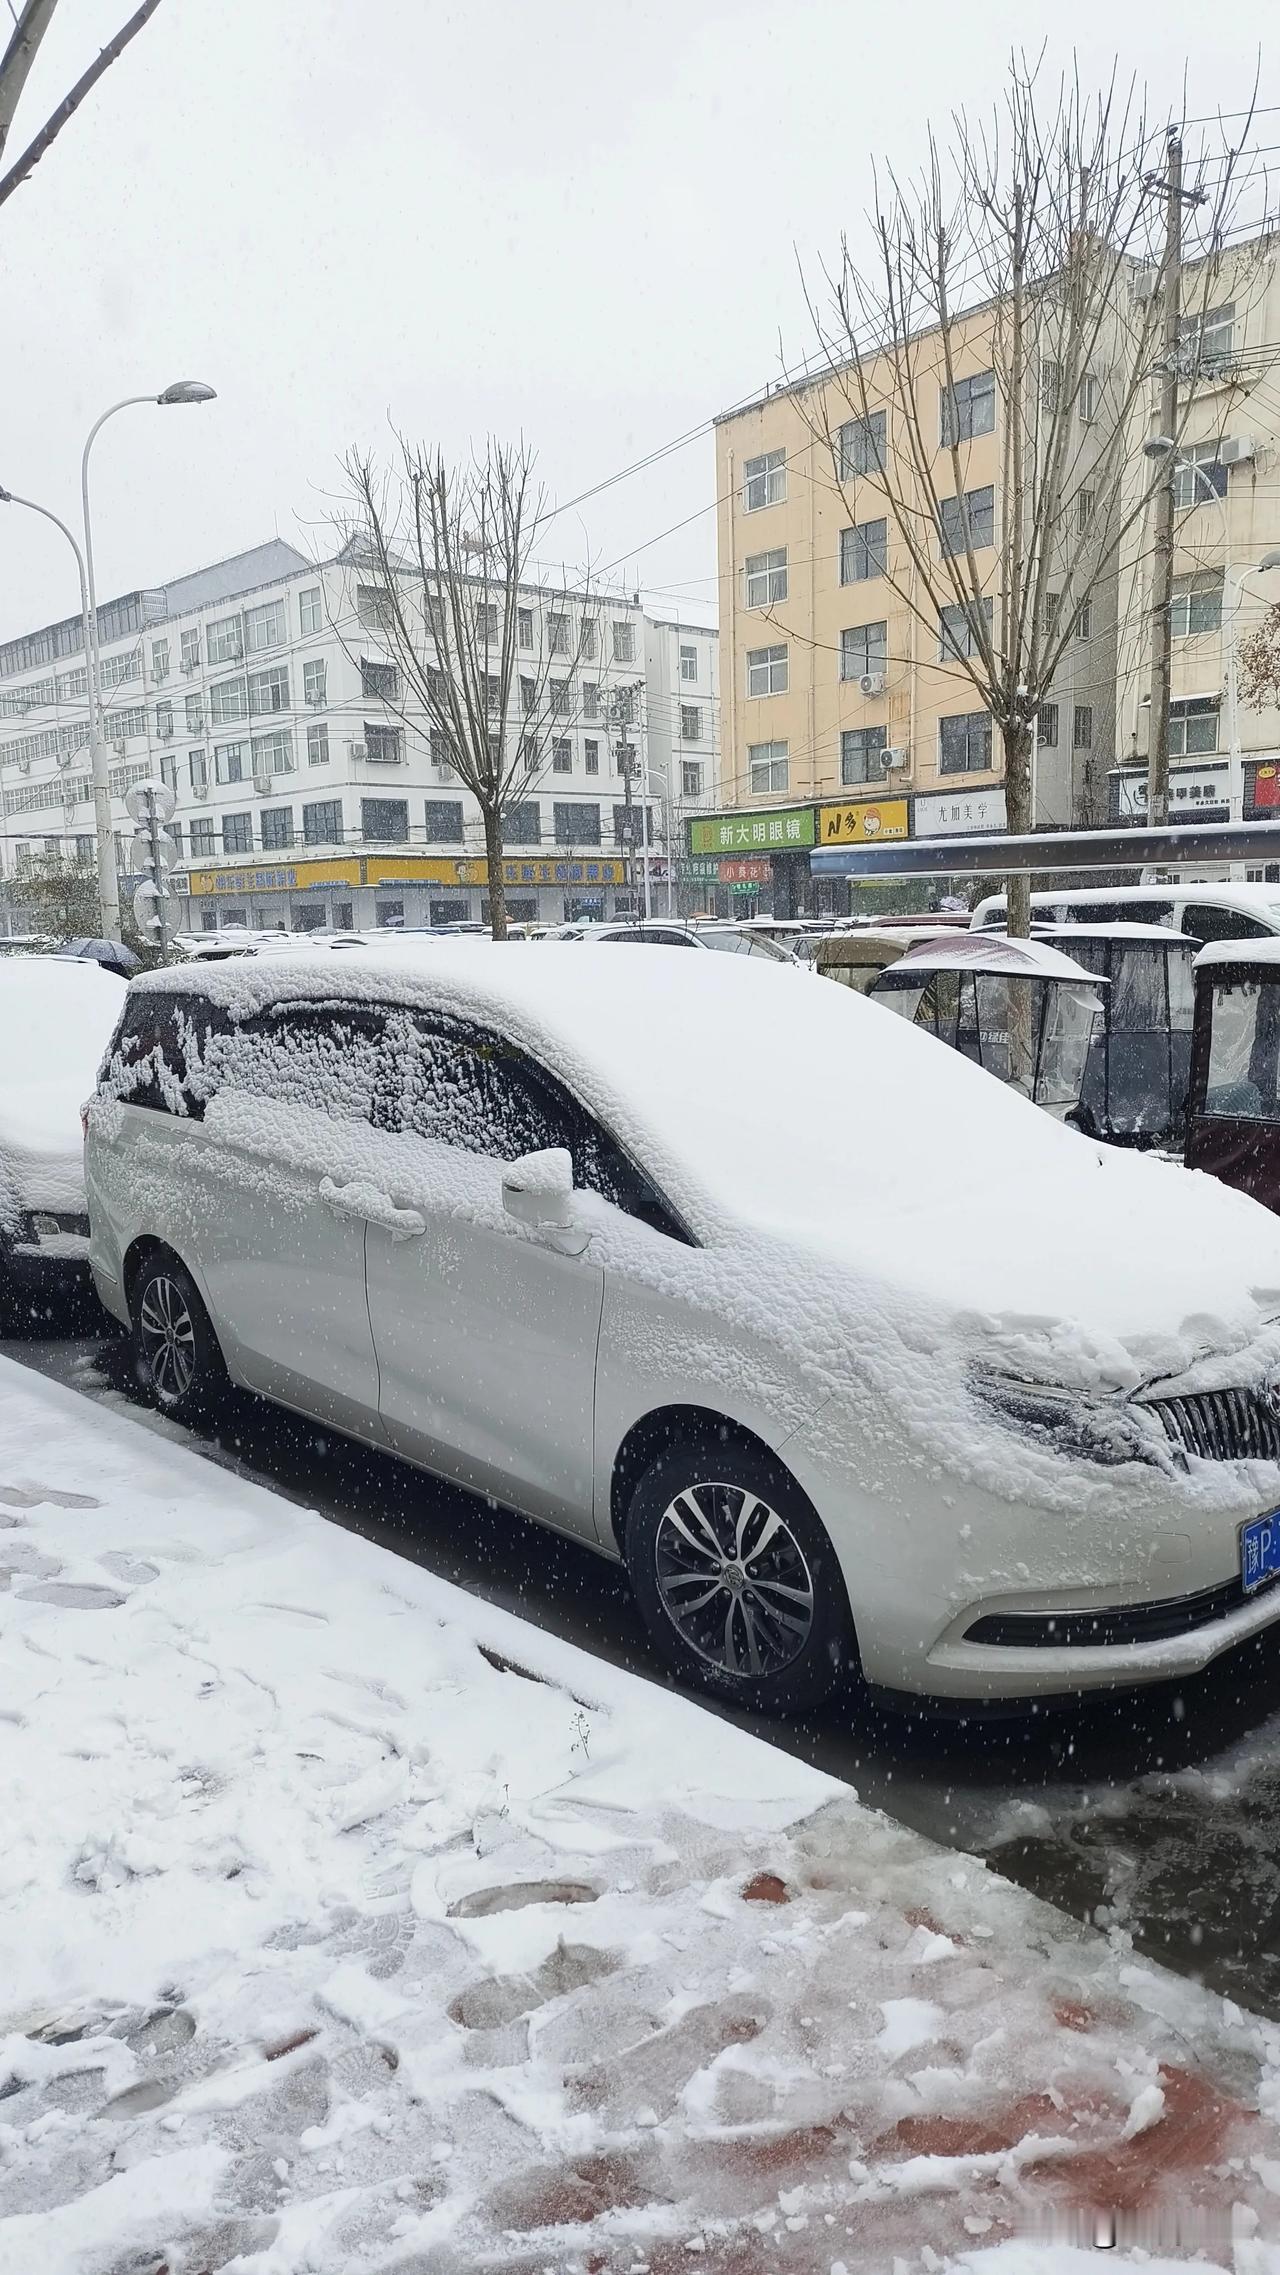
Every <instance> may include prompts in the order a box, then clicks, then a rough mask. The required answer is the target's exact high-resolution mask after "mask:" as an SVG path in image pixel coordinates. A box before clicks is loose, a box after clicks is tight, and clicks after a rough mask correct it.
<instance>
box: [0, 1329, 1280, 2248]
mask: <svg viewBox="0 0 1280 2275" xmlns="http://www.w3.org/2000/svg"><path fill="white" fill-rule="evenodd" d="M427 1502H429V1489H426V1490H424V1505H425V1504H426V1503H427ZM424 1521H429V1519H424ZM0 1589H3V1590H4V1591H5V1592H4V1593H3V1594H0V1812H2V1814H0V1824H2V1825H3V1838H2V1839H0V2275H36V2271H37V2270H38V2271H39V2275H73V2271H74V2275H159V2270H161V2269H162V2268H163V2269H166V2270H168V2271H169V2275H196V2271H197V2270H199V2271H211V2270H214V2269H234V2270H235V2271H236V2275H302V2271H303V2270H311V2271H323V2275H353V2271H355V2270H364V2269H379V2270H381V2269H397V2270H400V2271H402V2275H464V2271H465V2275H480V2271H482V2270H489V2269H492V2270H501V2271H502V2275H526V2271H527V2275H535V2271H540V2270H544V2269H545V2270H553V2271H554V2275H568V2271H581V2275H587V2271H591V2275H605V2271H608V2275H621V2271H624V2270H626V2271H632V2275H639V2271H641V2270H649V2271H650V2275H673V2271H674V2270H677V2269H679V2270H684V2271H687V2270H690V2269H693V2268H697V2269H700V2270H705V2271H711V2270H716V2271H719V2275H765V2271H766V2270H774V2269H780V2270H787V2271H788V2275H790V2271H793V2270H794V2271H795V2275H838V2271H839V2270H840V2269H841V2268H843V2269H845V2270H847V2275H864V2271H871V2270H874V2271H875V2275H892V2271H893V2270H894V2268H895V2264H896V2263H897V2262H901V2265H902V2269H903V2271H904V2275H905V2271H906V2270H915V2269H923V2268H931V2269H935V2270H936V2269H939V2268H941V2267H943V2266H950V2265H953V2264H954V2265H955V2266H957V2267H963V2268H964V2269H966V2270H973V2271H974V2275H987V2271H988V2270H990V2271H991V2275H996V2271H997V2270H998V2271H999V2275H1030V2271H1031V2270H1032V2269H1035V2270H1040V2269H1042V2268H1044V2267H1046V2266H1048V2265H1050V2264H1052V2265H1053V2266H1054V2268H1055V2269H1056V2268H1058V2267H1059V2266H1061V2267H1063V2268H1065V2267H1067V2266H1069V2265H1073V2264H1074V2265H1076V2266H1078V2267H1080V2268H1082V2269H1083V2268H1092V2267H1094V2266H1096V2265H1097V2264H1098V2262H1097V2261H1096V2260H1095V2259H1094V2258H1093V2257H1092V2255H1091V2254H1090V2256H1089V2257H1088V2258H1087V2259H1086V2258H1085V2257H1084V2256H1083V2254H1082V2255H1081V2256H1080V2257H1079V2259H1077V2258H1076V2255H1075V2254H1074V2253H1073V2252H1070V2251H1067V2252H1064V2253H1062V2254H1061V2255H1058V2254H1056V2253H1055V2254H1053V2255H1052V2256H1051V2257H1046V2255H1045V2254H1044V2252H1043V2251H1041V2250H1040V2249H1037V2248H1028V2247H1027V2246H1025V2245H1021V2244H1016V2243H1012V2242H1010V2241H1009V2240H1008V2239H1009V2238H1011V2237H1014V2236H1025V2235H1027V2234H1030V2233H1035V2232H1037V2230H1040V2231H1044V2230H1046V2229H1047V2228H1049V2226H1050V2225H1051V2223H1053V2222H1057V2223H1058V2226H1059V2229H1060V2230H1061V2232H1064V2233H1065V2232H1067V2229H1068V2228H1069V2225H1070V2223H1071V2221H1072V2220H1073V2219H1075V2220H1077V2221H1078V2223H1079V2225H1078V2232H1079V2235H1080V2240H1081V2242H1082V2243H1084V2242H1087V2241H1091V2240H1092V2226H1091V2223H1086V2212H1087V2208H1088V2207H1091V2206H1092V2205H1094V2204H1104V2205H1111V2206H1116V2207H1118V2208H1119V2209H1120V2210H1121V2212H1122V2213H1123V2212H1124V2211H1125V2210H1126V2209H1128V2210H1130V2211H1132V2210H1134V2208H1140V2210H1141V2215H1142V2219H1143V2220H1144V2222H1145V2231H1144V2232H1145V2236H1146V2240H1147V2241H1148V2242H1149V2243H1150V2244H1152V2245H1153V2246H1154V2244H1155V2238H1156V2233H1157V2225H1156V2223H1157V2222H1159V2221H1163V2222H1164V2228H1163V2236H1162V2242H1163V2249H1164V2252H1165V2255H1166V2257H1171V2258H1177V2259H1179V2260H1182V2259H1185V2258H1187V2257H1189V2256H1190V2255H1191V2254H1192V2252H1193V2251H1194V2250H1195V2248H1196V2245H1197V2244H1202V2245H1204V2246H1205V2247H1206V2248H1205V2257H1206V2260H1207V2261H1208V2262H1209V2263H1210V2264H1212V2265H1217V2266H1221V2267H1224V2268H1226V2267H1231V2266H1238V2267H1239V2268H1240V2269H1241V2270H1244V2269H1246V2268H1247V2269H1249V2270H1250V2271H1251V2275H1253V2271H1255V2270H1256V2271H1260V2270H1261V2269H1262V2268H1263V2267H1268V2268H1270V2267H1272V2266H1280V2260H1273V2259H1272V2258H1271V2255H1270V2253H1269V2252H1268V2251H1267V2249H1266V2243H1265V2240H1264V2239H1266V2238H1269V2237H1272V2236H1274V2235H1276V2234H1280V2031H1276V2030H1273V2029H1272V2028H1271V2027H1270V2026H1265V2025H1262V2024H1260V2023H1258V2022H1257V2021H1256V2020H1255V2019H1253V2018H1252V2017H1248V2016H1243V2015H1240V2014H1239V2013H1237V2012H1236V2011H1235V2010H1234V2009H1232V2008H1229V2007H1224V2002H1223V2001H1222V2000H1221V1999H1218V1998H1215V1997H1211V1996H1210V1995H1208V1994H1205V1993H1202V1992H1200V1991H1199V1990H1197V1989H1196V1988H1195V1987H1194V1986H1191V1985H1189V1984H1187V1983H1184V1982H1181V1981H1178V1980H1175V1979H1174V1978H1172V1977H1169V1976H1166V1975H1163V1974H1161V1973H1160V1972H1158V1971H1157V1970H1155V1969H1152V1968H1151V1967H1149V1966H1146V1965H1137V1964H1133V1963H1131V1962H1130V1961H1129V1960H1128V1958H1127V1955H1126V1953H1125V1952H1124V1950H1123V1949H1122V1948H1117V1947H1111V1946H1108V1945H1107V1944H1106V1943H1104V1942H1103V1941H1102V1940H1101V1939H1100V1938H1098V1937H1097V1936H1095V1935H1093V1934H1091V1933H1086V1931H1084V1930H1083V1929H1080V1930H1076V1929H1074V1928H1073V1927H1072V1925H1071V1923H1070V1922H1068V1921H1066V1920H1065V1919H1064V1918H1063V1917H1062V1916H1061V1915H1060V1914H1058V1913H1056V1912H1054V1911H1052V1910H1050V1909H1049V1908H1048V1907H1045V1906H1043V1905H1040V1904H1037V1903H1036V1902H1034V1901H1033V1900H1032V1899H1031V1898H1029V1897H1028V1896H1026V1895H1025V1894H1024V1893H1022V1892H1021V1891H1020V1890H1018V1889H1015V1888H1013V1887H1011V1886H1009V1885H1008V1884H1006V1883H1004V1882H1002V1881H1000V1880H998V1879H996V1878H995V1876H994V1875H991V1874H988V1873H987V1872H986V1871H985V1870H984V1869H983V1867H982V1866H981V1865H980V1864H977V1863H975V1862H973V1861H972V1860H970V1859H967V1858H963V1857H959V1856H957V1855H954V1854H952V1853H950V1852H947V1851H943V1850H939V1849H934V1848H932V1847H931V1846H930V1845H929V1844H928V1843H927V1842H925V1841H922V1840H920V1839H919V1838H917V1837H916V1836H915V1835H913V1834H911V1833H908V1832H906V1831H904V1830H902V1829H901V1828H899V1827H897V1826H895V1825H894V1824H892V1823H891V1822H890V1821H889V1820H888V1819H886V1818H884V1817H882V1816H880V1815H878V1814H876V1813H875V1812H872V1811H870V1810H866V1809H864V1808H862V1807H861V1806H860V1805H859V1804H858V1803H857V1801H856V1800H855V1799H854V1798H853V1796H852V1795H851V1794H850V1793H849V1791H848V1790H847V1789H846V1788H844V1787H842V1786H837V1785H835V1784H833V1783H832V1782H831V1781H829V1780H828V1779H826V1778H824V1777H820V1776H818V1775H817V1774H815V1773H813V1772H811V1771H809V1770H807V1769H806V1768H804V1767H803V1766H802V1765H801V1764H799V1763H797V1762H796V1761H794V1760H792V1759H791V1758H790V1757H789V1756H787V1755H785V1754H781V1753H778V1752H776V1751H775V1750H774V1749H772V1748H771V1747H768V1746H765V1745H763V1744H761V1743H759V1742H757V1741H755V1740H753V1739H751V1738H748V1737H746V1736H743V1735H741V1734H740V1733H739V1732H738V1731H736V1730H735V1729H733V1728H732V1727H730V1726H728V1725H726V1724H725V1723H723V1722H721V1721H720V1720H719V1719H717V1718H715V1717H713V1716H711V1715H709V1714H707V1713H704V1712H703V1711H701V1710H700V1709H699V1708H698V1707H696V1706H694V1705H692V1704H690V1703H688V1702H686V1701H685V1700H682V1699H680V1698H677V1697H675V1696H672V1695H670V1694H668V1693H667V1692H665V1691H663V1690H661V1689H658V1688H656V1687H654V1686H653V1685H651V1684H648V1683H644V1682H641V1681H639V1680H637V1679H635V1678H634V1677H631V1676H628V1675H626V1674H623V1673H620V1672H617V1671H615V1670H614V1669H612V1668H609V1667H606V1666H603V1665H601V1664H599V1663H598V1662H597V1661H595V1660H593V1659H591V1658H590V1657H588V1656H587V1655H585V1654H584V1653H582V1652H580V1651H577V1650H574V1649H573V1648H571V1647H569V1646H567V1645H565V1644H562V1643H559V1642H557V1641H555V1640H552V1639H549V1638H548V1637H546V1636H545V1635H543V1634H541V1633H540V1632H539V1631H538V1630H537V1629H535V1628H532V1627H529V1626H527V1625H525V1624H523V1623H522V1622H520V1621H517V1620H515V1619H512V1618H511V1617H509V1616H508V1615H507V1614H505V1613H503V1612H501V1611H498V1610H495V1609H493V1608H491V1607H489V1606H488V1605H485V1604H481V1603H477V1602H475V1601H473V1600H472V1599H471V1598H470V1597H468V1596H466V1595H464V1594H462V1593H460V1592H459V1591H458V1590H456V1589H454V1588H452V1587H450V1586H448V1585H447V1584H446V1583H444V1582H442V1581H440V1580H437V1579H435V1578H432V1577H431V1576H430V1575H428V1574H426V1573H424V1572H422V1571H420V1570H419V1569H417V1568H416V1567H415V1566H413V1565H411V1564H407V1563H404V1562H402V1561H400V1560H399V1559H397V1558H396V1557H394V1556H392V1555H390V1554H389V1553H387V1552H386V1551H384V1550H382V1549H379V1548H375V1547H372V1546H370V1545H369V1544H368V1543H366V1542H363V1541H361V1540H359V1539H357V1538H355V1537H353V1536H352V1535H349V1534H347V1533H344V1532H342V1531H340V1530H338V1529H336V1528H334V1527H332V1526H330V1525H328V1524H326V1523H325V1522H324V1521H323V1520H322V1519H320V1518H319V1517H316V1516H313V1515H311V1514H309V1513H307V1512H305V1511H300V1510H298V1509H296V1508H294V1507H293V1506H291V1505H289V1504H287V1503H285V1502H283V1501H281V1500H278V1499H276V1498H275V1497H274V1496H273V1495H271V1494H269V1493H266V1492H263V1491H260V1490H258V1489H257V1488H255V1487H253V1486H251V1485H248V1484H245V1483H242V1482H240V1481H238V1480H236V1479H235V1478H233V1477H229V1476H228V1475H227V1474H226V1473H225V1472H224V1471H222V1470H221V1469H219V1468H217V1467H215V1466H213V1465H212V1464H211V1463H209V1462H206V1461H205V1460H203V1459H201V1458H200V1457H199V1456H198V1455H195V1454H193V1453H189V1452H187V1451H186V1450H185V1449H184V1448H181V1447H173V1446H170V1445H168V1444H166V1443H165V1442H164V1441H162V1440H161V1439H159V1438H157V1437H156V1436H155V1435H154V1434H153V1433H151V1432H149V1431H147V1430H146V1429H145V1428H143V1427H142V1426H140V1425H139V1424H138V1423H136V1422H134V1421H132V1420H131V1419H129V1418H127V1417H125V1416H117V1415H114V1414H107V1413H104V1412H103V1411H102V1410H101V1409H100V1408H95V1407H92V1406H90V1405H89V1404H87V1403H86V1402H85V1401H83V1400H81V1399H79V1398H77V1397H76V1396H75V1395H74V1394H72V1393H70V1392H67V1391H63V1390H61V1389H58V1388H56V1387H54V1386H51V1385H49V1384H47V1383H44V1382H42V1381H40V1380H39V1379H38V1378H37V1377H35V1376H33V1375H32V1374H30V1373H28V1372H26V1371H25V1370H23V1369H20V1368H17V1367H14V1366H13V1365H11V1364H9V1363H8V1362H6V1361H0ZM1177 2221H1180V2222H1181V2226H1180V2228H1178V2227H1175V2222H1177ZM1175 2235H1177V2237H1178V2239H1179V2240H1178V2242H1177V2243H1176V2244H1175V2240H1174V2239H1175ZM1233 2235H1234V2236H1235V2237H1236V2238H1237V2242H1236V2244H1235V2246H1234V2247H1233V2245H1232V2243H1231V2241H1230V2240H1229V2239H1230V2237H1232V2236H1233ZM1248 2239H1253V2240H1252V2241H1250V2240H1248ZM1233 2249H1234V2251H1235V2257H1234V2258H1233V2255H1232V2254H1233ZM1118 2259H1119V2255H1118V2254H1117V2255H1116V2256H1114V2257H1113V2258H1112V2259H1111V2261H1110V2264H1111V2265H1112V2266H1113V2267H1114V2266H1115V2265H1116V2264H1117V2263H1118Z"/></svg>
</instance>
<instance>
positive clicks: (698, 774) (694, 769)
mask: <svg viewBox="0 0 1280 2275" xmlns="http://www.w3.org/2000/svg"><path fill="white" fill-rule="evenodd" d="M680 794H681V796H682V797H684V798H700V797H701V796H702V768H701V766H700V765H699V763H698V761H697V759H696V758H686V759H684V760H683V761H682V763H681V767H680Z"/></svg>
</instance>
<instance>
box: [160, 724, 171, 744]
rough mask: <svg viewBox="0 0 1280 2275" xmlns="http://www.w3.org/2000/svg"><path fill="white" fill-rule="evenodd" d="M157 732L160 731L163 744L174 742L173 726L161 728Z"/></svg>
mask: <svg viewBox="0 0 1280 2275" xmlns="http://www.w3.org/2000/svg"><path fill="white" fill-rule="evenodd" d="M157 731H158V733H159V736H160V740H161V742H162V743H171V742H172V741H173V728H172V726H168V727H161V728H159V729H158V730H157Z"/></svg>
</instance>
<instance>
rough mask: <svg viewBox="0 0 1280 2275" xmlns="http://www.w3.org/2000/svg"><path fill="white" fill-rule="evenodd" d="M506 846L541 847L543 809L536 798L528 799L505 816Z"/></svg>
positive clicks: (503, 835)
mask: <svg viewBox="0 0 1280 2275" xmlns="http://www.w3.org/2000/svg"><path fill="white" fill-rule="evenodd" d="M502 842H503V844H504V845H541V843H542V809H541V807H540V806H539V804H538V801H537V799H536V798H526V799H525V800H524V801H523V803H522V804H520V805H518V806H512V807H511V808H510V810H509V812H508V813H506V814H505V815H504V816H503V821H502Z"/></svg>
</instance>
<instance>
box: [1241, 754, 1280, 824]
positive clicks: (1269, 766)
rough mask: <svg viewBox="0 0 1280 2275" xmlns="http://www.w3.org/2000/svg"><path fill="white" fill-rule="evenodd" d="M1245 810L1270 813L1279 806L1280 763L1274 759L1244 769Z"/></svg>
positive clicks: (1247, 811)
mask: <svg viewBox="0 0 1280 2275" xmlns="http://www.w3.org/2000/svg"><path fill="white" fill-rule="evenodd" d="M1244 804H1245V812H1246V813H1249V812H1250V811H1252V812H1253V813H1255V814H1271V813H1274V812H1275V811H1276V809H1277V807H1280V765H1278V764H1277V763H1276V761H1275V760H1274V759H1267V760H1266V761H1265V762H1263V761H1260V762H1259V764H1258V765H1257V766H1246V768H1245V770H1244Z"/></svg>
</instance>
